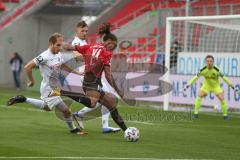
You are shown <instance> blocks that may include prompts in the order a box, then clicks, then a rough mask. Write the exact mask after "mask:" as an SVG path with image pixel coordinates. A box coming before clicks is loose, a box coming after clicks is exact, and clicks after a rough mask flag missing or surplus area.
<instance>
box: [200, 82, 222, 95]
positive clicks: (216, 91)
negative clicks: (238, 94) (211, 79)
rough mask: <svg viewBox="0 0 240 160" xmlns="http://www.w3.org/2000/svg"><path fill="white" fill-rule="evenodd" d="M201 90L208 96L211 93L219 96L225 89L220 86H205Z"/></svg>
mask: <svg viewBox="0 0 240 160" xmlns="http://www.w3.org/2000/svg"><path fill="white" fill-rule="evenodd" d="M200 90H201V91H203V92H204V93H206V94H208V93H209V92H212V93H214V94H215V95H218V94H220V93H222V92H223V89H222V88H221V86H220V85H217V86H214V87H209V86H207V85H204V84H203V85H202V87H201V88H200Z"/></svg>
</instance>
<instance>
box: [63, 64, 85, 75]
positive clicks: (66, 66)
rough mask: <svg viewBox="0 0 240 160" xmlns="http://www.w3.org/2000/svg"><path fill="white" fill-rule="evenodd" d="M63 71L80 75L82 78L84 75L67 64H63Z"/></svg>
mask: <svg viewBox="0 0 240 160" xmlns="http://www.w3.org/2000/svg"><path fill="white" fill-rule="evenodd" d="M61 69H63V70H65V71H68V72H69V73H74V74H77V75H80V76H82V75H83V73H80V72H78V71H76V70H75V69H73V68H72V67H70V66H68V65H67V64H65V63H63V64H62V65H61Z"/></svg>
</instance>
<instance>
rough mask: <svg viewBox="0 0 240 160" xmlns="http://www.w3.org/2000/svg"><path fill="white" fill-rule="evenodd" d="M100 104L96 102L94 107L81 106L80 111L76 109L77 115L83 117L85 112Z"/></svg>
mask: <svg viewBox="0 0 240 160" xmlns="http://www.w3.org/2000/svg"><path fill="white" fill-rule="evenodd" d="M100 106H101V104H100V103H97V105H96V107H94V108H89V107H83V108H82V109H81V110H80V111H78V115H79V116H80V117H84V115H85V114H87V113H88V112H90V111H92V110H94V109H96V108H97V107H100Z"/></svg>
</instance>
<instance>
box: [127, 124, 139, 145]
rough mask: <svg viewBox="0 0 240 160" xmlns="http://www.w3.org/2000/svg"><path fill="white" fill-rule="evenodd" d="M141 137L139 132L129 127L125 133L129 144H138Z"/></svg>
mask: <svg viewBox="0 0 240 160" xmlns="http://www.w3.org/2000/svg"><path fill="white" fill-rule="evenodd" d="M139 137H140V133H139V130H138V129H137V128H135V127H129V128H127V129H126V131H125V132H124V138H125V140H126V141H128V142H136V141H137V140H138V139H139Z"/></svg>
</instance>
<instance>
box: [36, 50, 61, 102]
mask: <svg viewBox="0 0 240 160" xmlns="http://www.w3.org/2000/svg"><path fill="white" fill-rule="evenodd" d="M33 61H34V62H35V64H36V65H37V66H39V70H40V73H41V76H42V78H43V79H42V82H41V87H40V93H41V98H42V99H44V98H47V97H48V95H49V93H50V92H51V91H52V89H56V88H60V81H59V74H60V72H61V65H62V63H63V60H62V57H61V53H60V52H59V53H58V54H53V53H52V52H51V51H50V50H49V49H48V50H46V51H44V52H43V53H41V54H40V55H39V56H38V57H36V58H34V59H33Z"/></svg>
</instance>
